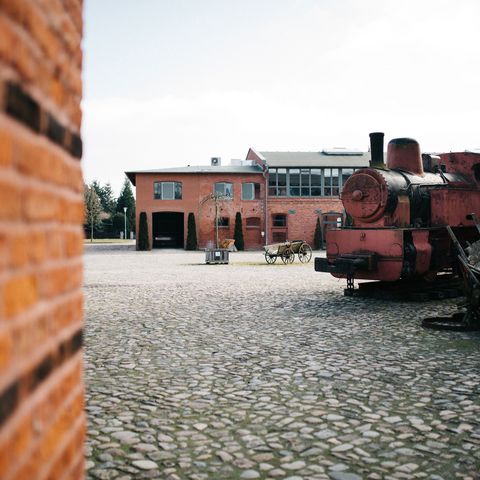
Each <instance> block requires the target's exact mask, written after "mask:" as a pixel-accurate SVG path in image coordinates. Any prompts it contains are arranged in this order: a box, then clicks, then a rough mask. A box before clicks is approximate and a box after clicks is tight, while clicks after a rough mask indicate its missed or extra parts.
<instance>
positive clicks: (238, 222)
mask: <svg viewBox="0 0 480 480" xmlns="http://www.w3.org/2000/svg"><path fill="white" fill-rule="evenodd" d="M233 238H234V239H235V246H236V247H237V250H245V242H244V241H243V227H242V214H241V213H240V212H237V214H236V215H235V230H234V232H233Z"/></svg>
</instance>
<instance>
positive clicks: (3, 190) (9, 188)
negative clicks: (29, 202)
mask: <svg viewBox="0 0 480 480" xmlns="http://www.w3.org/2000/svg"><path fill="white" fill-rule="evenodd" d="M21 200H22V197H21V190H20V185H18V184H16V183H13V180H10V181H9V180H6V179H2V178H1V177H0V220H14V219H17V218H19V217H20V212H21V208H22V204H21Z"/></svg>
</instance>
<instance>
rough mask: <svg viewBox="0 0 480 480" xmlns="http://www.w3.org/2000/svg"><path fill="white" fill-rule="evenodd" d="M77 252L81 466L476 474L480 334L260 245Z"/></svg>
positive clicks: (317, 475) (143, 473) (238, 473)
mask: <svg viewBox="0 0 480 480" xmlns="http://www.w3.org/2000/svg"><path fill="white" fill-rule="evenodd" d="M203 261H204V254H203V253H201V252H189V253H187V252H180V251H153V252H135V251H134V250H133V247H131V246H125V245H89V246H87V247H86V252H85V263H86V269H85V293H86V349H85V350H86V351H85V357H86V384H87V413H88V417H89V429H88V443H87V468H88V477H89V478H96V479H111V478H115V479H119V480H120V479H123V480H127V479H137V478H158V479H170V480H175V479H191V480H201V479H256V478H261V479H266V478H269V479H270V478H271V479H288V480H301V479H335V480H359V479H367V478H368V479H410V478H427V479H431V480H440V479H444V480H449V479H453V478H465V479H467V478H471V479H475V478H476V479H478V478H480V477H479V476H478V472H479V471H480V397H479V394H480V385H479V379H480V370H479V368H480V335H479V334H472V333H469V334H466V333H452V332H430V331H425V330H423V329H422V328H421V327H420V320H421V319H422V318H423V317H426V316H430V315H431V314H432V313H434V312H436V311H437V312H439V313H444V314H448V313H450V312H451V311H452V310H454V306H453V303H448V302H443V303H436V302H428V303H422V304H416V303H391V302H383V301H381V300H370V299H358V298H350V297H348V298H347V297H344V296H343V288H344V283H343V282H339V281H337V280H335V279H333V278H332V277H330V276H328V275H325V274H320V273H316V272H315V271H314V269H313V261H312V262H311V263H310V264H307V265H301V264H299V262H298V260H297V259H296V260H295V263H294V264H292V265H288V266H285V265H283V264H281V262H280V264H275V265H273V266H267V265H266V264H265V261H264V259H263V256H262V255H261V253H243V252H242V253H234V254H231V263H230V265H203V264H202V262H203Z"/></svg>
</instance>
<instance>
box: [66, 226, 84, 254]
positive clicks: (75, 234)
mask: <svg viewBox="0 0 480 480" xmlns="http://www.w3.org/2000/svg"><path fill="white" fill-rule="evenodd" d="M64 245H65V255H66V257H67V258H71V257H78V256H79V255H82V253H83V231H82V230H80V229H79V230H77V231H67V232H65V234H64Z"/></svg>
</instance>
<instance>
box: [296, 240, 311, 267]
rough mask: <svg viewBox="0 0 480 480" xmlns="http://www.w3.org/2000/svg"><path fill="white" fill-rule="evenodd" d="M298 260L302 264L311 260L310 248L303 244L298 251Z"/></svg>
mask: <svg viewBox="0 0 480 480" xmlns="http://www.w3.org/2000/svg"><path fill="white" fill-rule="evenodd" d="M298 259H299V260H300V261H301V262H302V263H308V262H309V261H310V260H311V259H312V248H311V247H310V245H308V244H307V243H304V244H303V245H302V246H301V247H300V249H299V250H298Z"/></svg>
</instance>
